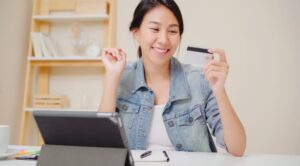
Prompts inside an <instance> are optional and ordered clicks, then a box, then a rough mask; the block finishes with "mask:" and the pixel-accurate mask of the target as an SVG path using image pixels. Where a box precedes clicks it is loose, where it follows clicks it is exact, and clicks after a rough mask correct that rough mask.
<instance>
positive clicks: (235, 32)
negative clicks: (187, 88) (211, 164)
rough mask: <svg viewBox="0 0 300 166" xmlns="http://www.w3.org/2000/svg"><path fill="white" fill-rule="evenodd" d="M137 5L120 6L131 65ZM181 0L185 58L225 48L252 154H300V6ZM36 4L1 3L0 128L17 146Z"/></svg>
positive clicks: (127, 0)
mask: <svg viewBox="0 0 300 166" xmlns="http://www.w3.org/2000/svg"><path fill="white" fill-rule="evenodd" d="M138 2H139V0H118V3H117V4H118V14H117V15H118V22H117V25H118V28H117V45H118V46H119V47H122V48H123V49H124V50H126V51H127V53H128V55H129V60H135V59H136V47H137V45H136V44H135V43H134V41H133V39H132V37H131V35H130V33H129V32H128V26H129V23H130V20H131V18H132V13H133V10H134V8H135V6H136V5H137V3H138ZM176 2H178V4H179V5H180V8H181V10H182V13H183V16H184V21H185V33H184V36H183V40H182V44H181V52H180V54H183V53H184V49H185V48H186V46H187V45H188V44H191V45H194V46H199V47H220V48H224V49H226V51H227V57H228V61H229V64H230V65H231V69H230V70H231V71H230V75H229V78H228V81H227V89H228V93H229V95H230V97H231V99H232V102H233V104H234V106H235V108H236V112H237V113H238V115H239V116H240V118H241V120H242V122H243V123H244V125H245V127H246V131H247V136H248V147H247V152H248V153H283V154H300V144H299V140H300V132H299V131H300V123H299V122H298V121H299V119H300V106H299V105H298V103H297V102H298V101H300V93H299V90H298V87H299V85H300V77H299V74H298V73H297V71H299V69H300V67H299V66H300V48H299V43H300V41H299V40H300V19H299V18H300V11H299V10H297V9H298V8H299V6H300V1H298V0H289V1H283V0H265V1H260V0H252V1H238V0H227V1H216V0H210V1H204V0H197V1H195V0H194V1H192V0H176ZM31 5H32V0H28V1H22V0H1V1H0V21H1V22H0V25H1V26H0V36H1V37H0V58H1V59H0V124H10V125H11V126H12V140H11V142H12V143H17V140H18V139H17V137H18V134H19V125H20V124H19V121H20V113H21V108H22V96H23V84H24V74H25V62H26V57H25V56H26V55H27V47H28V37H29V25H30V14H31ZM297 46H298V47H297ZM182 57H183V56H180V57H179V58H180V59H181V58H182Z"/></svg>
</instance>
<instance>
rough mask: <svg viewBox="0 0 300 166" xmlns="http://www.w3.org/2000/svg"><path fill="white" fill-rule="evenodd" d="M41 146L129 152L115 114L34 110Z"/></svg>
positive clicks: (121, 125) (119, 118) (118, 118)
mask: <svg viewBox="0 0 300 166" xmlns="http://www.w3.org/2000/svg"><path fill="white" fill-rule="evenodd" d="M33 116H34V119H35V121H36V124H37V126H38V128H39V130H40V132H41V135H42V137H43V139H44V142H45V144H48V145H70V146H87V147H112V148H126V149H129V145H128V141H127V138H126V135H125V131H124V129H123V124H122V119H121V116H120V115H119V114H118V113H117V112H114V113H100V112H86V111H84V112H79V111H34V112H33Z"/></svg>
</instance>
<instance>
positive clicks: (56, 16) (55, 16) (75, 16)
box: [32, 14, 109, 22]
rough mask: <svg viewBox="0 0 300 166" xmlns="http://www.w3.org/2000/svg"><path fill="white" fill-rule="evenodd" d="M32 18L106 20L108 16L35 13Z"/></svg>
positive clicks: (42, 19)
mask: <svg viewBox="0 0 300 166" xmlns="http://www.w3.org/2000/svg"><path fill="white" fill-rule="evenodd" d="M32 18H33V19H34V20H37V21H43V22H65V21H70V22H73V21H107V20H108V19H109V16H108V15H106V14H103V15H45V16H43V15H35V16H33V17H32Z"/></svg>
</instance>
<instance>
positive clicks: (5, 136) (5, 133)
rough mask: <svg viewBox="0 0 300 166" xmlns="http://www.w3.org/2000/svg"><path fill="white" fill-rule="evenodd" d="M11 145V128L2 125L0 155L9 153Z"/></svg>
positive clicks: (0, 128) (0, 129)
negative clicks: (8, 149)
mask: <svg viewBox="0 0 300 166" xmlns="http://www.w3.org/2000/svg"><path fill="white" fill-rule="evenodd" d="M8 143H9V126H8V125H0V154H3V153H5V152H6V151H7V148H8Z"/></svg>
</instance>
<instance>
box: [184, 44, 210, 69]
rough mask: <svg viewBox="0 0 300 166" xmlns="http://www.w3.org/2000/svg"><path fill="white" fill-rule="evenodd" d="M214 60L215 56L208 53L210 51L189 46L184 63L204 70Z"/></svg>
mask: <svg viewBox="0 0 300 166" xmlns="http://www.w3.org/2000/svg"><path fill="white" fill-rule="evenodd" d="M213 58H214V56H213V54H212V53H210V52H208V49H205V48H198V47H191V46H189V47H187V50H186V54H185V57H184V63H187V64H191V65H193V66H195V67H200V68H202V69H203V68H204V67H205V66H206V64H207V63H208V62H209V61H210V60H212V59H213Z"/></svg>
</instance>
